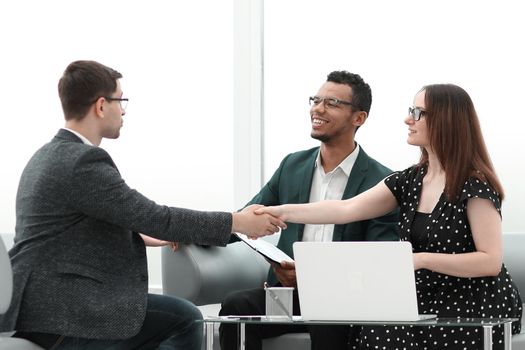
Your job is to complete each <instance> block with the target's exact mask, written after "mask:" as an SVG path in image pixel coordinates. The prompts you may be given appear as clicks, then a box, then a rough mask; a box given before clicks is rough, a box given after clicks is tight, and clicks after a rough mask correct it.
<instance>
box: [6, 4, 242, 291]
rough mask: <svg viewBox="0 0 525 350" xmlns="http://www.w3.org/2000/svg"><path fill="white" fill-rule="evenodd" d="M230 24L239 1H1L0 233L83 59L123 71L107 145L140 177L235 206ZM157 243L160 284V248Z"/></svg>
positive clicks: (153, 190) (153, 260)
mask: <svg viewBox="0 0 525 350" xmlns="http://www.w3.org/2000/svg"><path fill="white" fill-rule="evenodd" d="M146 4H147V6H146ZM182 4H183V5H182ZM232 23H233V3H232V2H231V1H220V2H218V1H215V0H201V1H196V2H184V3H179V2H175V1H168V0H166V1H161V0H152V1H148V2H143V1H129V0H126V1H125V0H112V1H104V0H90V1H66V0H62V1H58V0H51V1H38V0H17V1H3V2H1V3H0V38H1V50H2V54H1V55H0V99H1V102H2V103H1V105H2V110H1V113H0V119H1V124H0V125H1V126H0V128H1V130H2V133H1V134H2V136H1V137H0V150H1V151H0V152H1V158H2V171H1V173H2V175H1V177H2V181H0V194H1V195H0V233H2V232H14V228H15V210H14V208H15V195H16V188H17V185H18V179H19V176H20V173H21V172H22V169H23V167H24V166H25V164H26V162H27V161H28V159H29V158H30V156H31V155H32V154H33V153H34V152H35V151H36V149H37V148H39V147H40V146H41V145H43V144H44V143H45V142H47V141H49V140H50V139H51V138H52V137H53V136H54V135H55V133H56V132H57V130H58V129H59V128H60V127H62V126H63V124H64V122H63V116H62V111H61V108H60V101H59V99H58V94H57V83H58V80H59V78H60V76H61V74H62V72H63V70H64V69H65V68H66V66H67V64H69V63H70V62H71V61H73V60H77V59H94V60H97V61H99V62H102V63H104V64H106V65H109V66H111V67H113V68H115V69H117V70H118V71H120V72H121V73H122V74H123V75H124V78H123V79H122V88H123V90H124V94H125V95H126V96H127V97H129V98H130V102H129V104H128V109H127V114H126V116H125V117H124V127H123V129H122V130H121V137H120V138H119V139H118V140H116V141H115V140H104V141H103V142H102V145H101V146H102V147H104V148H105V149H107V150H108V151H109V153H110V154H111V155H112V157H113V159H114V160H115V162H116V164H117V165H118V167H119V170H120V172H121V174H122V175H123V177H124V179H125V180H126V182H127V183H128V184H129V185H130V186H131V187H134V188H136V189H138V190H139V191H140V192H142V193H143V194H145V195H147V196H148V197H150V198H151V199H153V200H155V201H156V202H158V203H161V204H167V205H173V206H182V207H189V208H194V209H202V210H226V211H231V210H233V141H232V139H233V64H232V60H233V25H232ZM153 249H155V250H153ZM148 250H149V252H148V255H149V264H150V284H151V285H152V286H153V287H158V286H159V285H160V283H161V281H160V252H159V250H158V249H157V248H148Z"/></svg>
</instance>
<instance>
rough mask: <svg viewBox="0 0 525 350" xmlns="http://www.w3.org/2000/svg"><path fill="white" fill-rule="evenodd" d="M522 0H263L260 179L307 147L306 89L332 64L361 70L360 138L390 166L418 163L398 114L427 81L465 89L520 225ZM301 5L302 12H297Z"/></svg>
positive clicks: (507, 216) (524, 191) (513, 227)
mask: <svg viewBox="0 0 525 350" xmlns="http://www.w3.org/2000/svg"><path fill="white" fill-rule="evenodd" d="M518 4H519V1H509V0H502V1H498V2H489V1H474V0H462V1H456V0H439V1H438V0H430V1H420V0H401V1H388V0H381V1H377V0H376V1H374V0H372V1H348V0H341V1H338V0H324V1H317V0H303V1H301V2H296V1H270V0H268V1H266V2H265V13H264V16H265V42H264V47H265V135H266V137H265V159H266V163H265V168H264V169H265V179H266V180H268V179H269V177H270V176H271V175H272V173H273V171H274V170H275V169H276V168H277V167H278V165H279V162H280V160H281V159H282V158H283V157H284V156H285V155H286V154H287V153H290V152H293V151H296V150H300V149H305V148H309V147H313V146H315V145H317V144H318V142H317V141H315V140H312V139H311V138H310V136H309V135H310V119H309V113H308V111H309V106H308V96H311V95H314V94H315V93H316V92H317V90H318V88H319V87H320V86H321V84H323V82H324V81H325V80H326V75H327V74H328V73H329V72H330V71H333V70H341V69H345V70H348V71H351V72H355V73H359V74H360V75H362V77H363V78H364V79H365V81H367V82H368V83H369V84H370V86H371V87H372V94H373V103H372V109H371V112H370V117H369V120H368V121H367V123H366V124H365V125H364V126H363V127H362V128H361V129H360V130H359V131H358V132H357V141H358V142H359V143H360V144H361V145H362V146H363V147H364V149H365V150H366V151H367V153H368V154H369V155H371V156H373V157H375V158H376V159H378V160H379V161H381V162H382V163H384V164H385V165H387V166H389V167H391V168H392V169H394V170H401V169H404V168H406V167H408V166H409V165H411V164H413V163H415V162H416V161H417V160H418V158H419V151H418V150H417V149H416V148H415V147H412V146H409V145H408V144H407V143H406V136H407V127H406V126H405V125H404V124H403V119H404V118H405V117H406V115H407V108H408V106H411V105H412V99H413V97H414V95H415V93H416V92H417V91H418V90H419V89H420V88H421V87H422V86H423V85H425V84H431V83H454V84H457V85H460V86H462V87H463V88H465V89H466V90H467V92H469V94H470V95H471V97H472V99H473V101H474V104H475V106H476V108H477V111H478V114H479V117H480V120H481V125H482V129H483V131H484V136H485V140H486V142H487V145H488V148H489V152H490V154H491V157H492V160H493V162H494V164H495V167H496V170H497V172H498V174H499V176H500V177H501V180H502V182H503V185H504V187H505V189H506V194H507V199H506V201H504V207H503V228H504V230H505V231H522V232H525V223H524V222H523V220H522V216H523V209H521V208H522V203H523V200H524V199H525V184H524V181H523V175H522V172H521V171H520V169H524V168H525V156H523V153H524V151H525V137H523V130H525V109H524V108H522V101H523V100H524V97H523V96H524V89H523V82H524V81H525V65H524V63H523V62H525V51H524V50H523V49H522V46H523V44H522V42H523V33H525V22H524V21H523V20H522V18H521V17H522V16H521V14H522V13H523V12H522V11H521V10H520V7H519V6H518ZM299 9H300V11H299Z"/></svg>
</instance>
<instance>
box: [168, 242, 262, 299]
mask: <svg viewBox="0 0 525 350" xmlns="http://www.w3.org/2000/svg"><path fill="white" fill-rule="evenodd" d="M269 266H270V265H269V264H268V262H267V261H266V260H265V259H264V258H263V257H262V256H260V255H259V254H258V253H257V252H255V251H253V250H252V249H251V248H250V247H248V246H247V245H246V244H245V243H243V242H236V243H231V244H228V245H227V246H226V247H203V246H198V245H194V244H189V245H181V246H180V248H179V249H178V250H177V251H175V252H173V251H171V249H170V248H169V247H163V248H162V287H163V293H164V294H167V295H175V296H178V297H182V298H185V299H187V300H190V301H191V302H193V303H194V304H196V305H206V304H213V303H220V302H222V300H223V299H224V297H226V295H227V294H229V293H230V292H233V291H236V290H242V289H250V288H258V287H262V285H263V283H264V281H265V280H266V276H267V273H268V269H269Z"/></svg>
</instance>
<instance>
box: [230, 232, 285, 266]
mask: <svg viewBox="0 0 525 350" xmlns="http://www.w3.org/2000/svg"><path fill="white" fill-rule="evenodd" d="M235 234H236V235H237V237H239V239H240V240H241V241H243V242H244V243H246V244H247V245H249V246H250V247H251V248H252V249H254V250H255V251H256V252H258V253H259V254H261V255H262V256H264V257H265V258H266V259H268V260H271V261H273V262H276V263H278V264H280V263H281V261H291V262H293V259H292V258H290V257H289V256H288V255H287V254H286V253H285V252H283V251H282V250H281V249H279V248H277V247H276V246H274V245H273V244H271V243H270V242H267V241H265V240H264V239H260V238H259V239H250V238H248V236H246V235H243V234H242V233H237V232H236V233H235Z"/></svg>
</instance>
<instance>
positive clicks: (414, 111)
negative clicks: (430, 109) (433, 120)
mask: <svg viewBox="0 0 525 350" xmlns="http://www.w3.org/2000/svg"><path fill="white" fill-rule="evenodd" d="M408 114H410V116H411V117H412V119H414V121H416V122H417V121H418V120H419V119H421V117H424V116H425V114H427V111H425V110H422V109H421V108H419V107H408Z"/></svg>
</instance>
